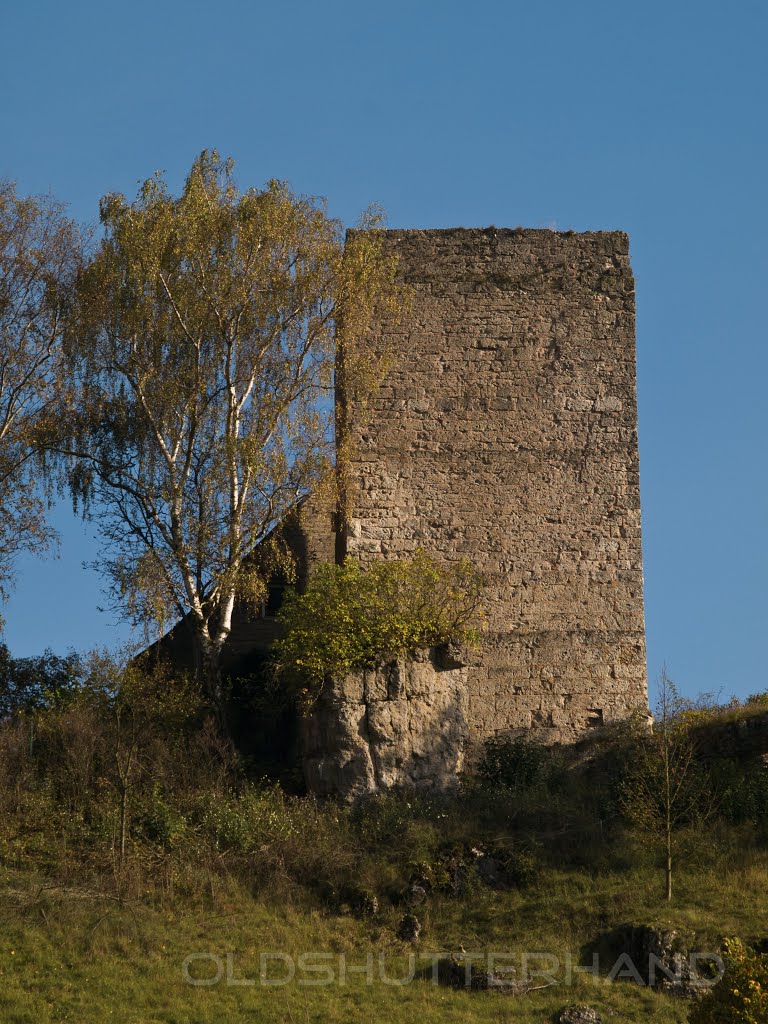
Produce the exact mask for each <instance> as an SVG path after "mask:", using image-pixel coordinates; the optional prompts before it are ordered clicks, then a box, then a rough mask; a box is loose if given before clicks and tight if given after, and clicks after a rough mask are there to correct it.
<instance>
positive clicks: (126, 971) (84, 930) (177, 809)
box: [0, 654, 768, 1024]
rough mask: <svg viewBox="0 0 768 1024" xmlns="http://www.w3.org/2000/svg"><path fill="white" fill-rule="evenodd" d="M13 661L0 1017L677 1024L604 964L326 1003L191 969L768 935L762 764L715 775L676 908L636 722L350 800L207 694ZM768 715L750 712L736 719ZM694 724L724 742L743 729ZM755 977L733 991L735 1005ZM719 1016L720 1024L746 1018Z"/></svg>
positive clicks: (526, 746) (733, 764) (137, 677)
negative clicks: (227, 723) (452, 781)
mask: <svg viewBox="0 0 768 1024" xmlns="http://www.w3.org/2000/svg"><path fill="white" fill-rule="evenodd" d="M0 662H1V663H2V666H3V668H2V676H1V677H0V699H2V700H3V701H4V704H3V708H4V717H3V721H2V724H0V870H1V872H2V873H1V874H0V916H1V917H2V921H3V928H2V935H1V936H0V972H2V987H0V1019H3V1020H4V1021H5V1020H8V1021H17V1022H27V1021H29V1022H31V1021H36V1022H37V1021H43V1022H45V1021H56V1020H77V1021H79V1022H90V1021H94V1022H95V1021H99V1022H101V1021H103V1020H106V1019H110V1020H116V1021H124V1022H126V1024H127V1022H142V1024H148V1022H156V1021H163V1022H171V1021H178V1022H182V1021H184V1022H186V1021H192V1020H194V1021H201V1022H203V1021H205V1022H218V1021H225V1020H226V1021H231V1020H234V1021H240V1020H242V1021H245V1020H254V1019H255V1020H259V1021H295V1020H318V1021H319V1020H322V1021H347V1020H349V1021H352V1020H360V1019H366V1020H368V1019H370V1020H385V1019H397V1020H398V1021H405V1022H407V1021H415V1020H419V1021H427V1022H428V1021H438V1020H440V1021H443V1020H457V1021H458V1020H462V1021H472V1020H476V1021H497V1022H498V1021H505V1020H512V1019H514V1020H530V1021H534V1020H537V1021H542V1020H546V1019H549V1018H550V1017H551V1015H552V1013H553V1012H554V1011H556V1010H558V1009H559V1008H561V1007H562V1006H563V1005H565V1004H566V1003H570V1002H588V1003H590V1004H591V1005H594V1006H597V1007H598V1008H599V1009H601V1010H602V1011H603V1012H607V1011H610V1010H612V1011H613V1012H615V1013H617V1014H618V1015H619V1019H622V1020H645V1019H647V1018H648V1017H649V1016H650V1017H654V1018H655V1019H658V1020H667V1021H681V1022H682V1021H684V1020H686V1016H687V1012H688V1003H687V1002H686V1001H685V1000H680V999H674V998H671V997H669V996H665V995H662V994H659V993H657V992H654V991H651V990H649V989H647V988H641V987H640V986H637V985H634V984H633V983H631V982H629V981H615V982H610V981H608V980H607V978H606V976H605V975H606V974H607V971H608V969H609V967H610V960H605V961H604V962H602V963H601V966H602V970H603V974H602V977H601V978H599V979H598V980H597V981H594V980H593V979H592V978H591V977H590V976H589V975H576V976H575V977H574V979H573V983H572V985H571V986H566V985H565V984H558V985H553V986H547V987H542V988H541V990H539V991H532V992H530V993H529V994H528V995H525V996H520V997H514V998H513V997H505V996H503V995H500V994H499V993H494V992H474V991H454V990H453V989H450V988H446V987H445V986H443V985H437V986H435V985H433V984H432V983H431V980H430V977H428V976H424V977H417V979H416V980H414V981H413V983H412V984H409V985H404V986H400V987H394V986H391V985H386V984H384V983H383V982H381V981H380V980H379V979H378V973H377V975H376V978H375V979H374V983H373V984H371V985H369V984H367V983H366V981H365V978H364V977H363V976H361V975H359V974H358V975H354V976H353V977H350V979H349V980H348V981H347V982H346V983H345V984H341V983H334V984H331V985H326V986H315V987H312V986H307V985H304V984H302V983H301V981H302V977H303V976H302V973H301V971H299V973H298V975H297V976H296V978H294V981H293V982H292V983H291V984H290V985H286V986H283V987H280V988H275V987H270V986H269V985H265V984H261V983H257V984H254V985H241V986H238V985H233V984H227V983H226V980H223V981H222V982H221V984H217V985H213V986H202V987H197V986H194V985H191V984H189V983H188V981H185V980H184V977H183V976H182V965H183V963H184V962H185V958H187V957H188V956H190V955H194V956H199V957H201V959H200V960H199V961H197V960H195V961H191V962H190V963H192V966H189V964H188V971H187V973H188V974H191V975H192V976H194V972H195V970H197V971H198V972H199V975H200V977H204V976H207V977H210V976H211V972H212V970H213V967H212V964H213V965H214V966H215V964H216V963H217V961H216V960H210V959H209V960H206V959H205V958H206V957H207V956H209V954H211V955H213V956H217V957H219V959H220V960H221V962H223V963H225V964H226V956H227V955H228V954H231V955H232V956H234V957H235V963H234V967H233V971H234V974H235V975H236V976H238V977H240V976H241V975H249V976H250V977H251V978H253V977H255V978H256V979H258V978H259V956H260V954H261V953H264V952H265V951H271V952H272V953H275V955H277V953H281V954H284V955H285V956H290V957H293V958H295V959H296V962H298V960H297V958H298V955H299V954H301V953H310V952H316V953H317V952H322V953H323V954H324V955H330V954H333V958H338V957H339V956H341V955H345V956H347V957H348V958H349V962H350V964H355V965H358V966H359V965H360V963H363V964H365V961H366V957H367V955H368V953H370V954H371V955H372V956H373V957H374V958H376V960H378V958H379V957H380V956H382V957H384V959H385V961H386V963H387V965H388V968H387V969H388V970H389V971H390V974H391V975H392V976H402V975H403V974H404V973H406V969H407V963H406V961H407V956H408V953H409V951H410V950H411V949H414V950H416V952H417V954H418V957H419V965H420V966H419V970H422V969H424V970H426V967H425V965H426V966H429V964H430V962H431V961H430V957H431V956H433V955H434V956H439V957H445V956H448V955H449V954H450V953H451V952H454V953H455V952H457V951H459V950H461V949H462V947H463V948H464V949H466V950H467V951H469V952H475V953H478V954H483V955H487V954H488V953H489V952H494V951H495V952H497V953H503V954H505V955H508V956H511V957H512V958H513V960H514V959H515V958H517V960H518V962H519V958H520V957H521V956H522V953H523V952H525V951H529V952H538V953H541V952H542V951H543V952H548V953H551V954H552V955H554V956H557V957H558V958H559V960H560V962H561V965H562V964H564V963H566V954H568V955H570V956H572V957H573V962H574V963H577V964H578V963H581V962H583V961H586V962H587V963H589V962H590V957H591V954H592V951H593V950H595V949H603V948H604V947H605V944H606V943H608V944H609V945H610V937H611V935H614V934H618V933H620V932H621V929H622V928H624V927H626V926H628V925H642V924H645V925H650V924H659V923H664V922H667V923H670V924H672V925H673V926H674V927H675V928H677V929H680V930H683V931H685V932H686V933H695V934H696V942H697V944H698V948H701V949H709V950H712V949H718V948H719V947H720V944H721V942H722V940H723V939H724V938H726V937H735V936H739V937H740V938H741V939H742V940H743V941H744V942H746V943H747V944H749V943H753V944H756V943H759V942H760V941H764V940H765V939H766V935H765V934H764V931H763V932H761V931H760V922H761V921H763V922H764V921H765V920H766V918H767V917H768V771H766V770H765V768H764V767H760V765H759V762H751V761H749V760H747V761H741V760H739V759H738V758H736V757H731V756H728V757H725V756H724V757H722V758H715V759H714V760H710V761H709V762H708V763H707V764H705V763H704V762H703V761H702V767H701V770H702V771H703V772H706V778H707V785H708V786H709V787H710V788H711V789H712V791H713V792H714V791H717V795H718V799H717V802H716V808H715V809H714V810H713V812H712V814H710V815H709V816H708V818H707V820H706V822H701V821H700V820H698V819H692V820H691V822H690V823H689V824H688V825H687V826H686V827H682V828H681V830H680V836H679V847H678V852H677V857H678V864H679V866H678V871H677V886H676V893H675V900H674V902H673V904H672V905H671V906H669V905H667V904H666V902H665V900H664V851H663V848H661V847H658V848H657V846H656V845H655V844H654V843H649V842H648V840H647V837H646V835H645V834H641V833H639V832H637V831H636V830H635V827H634V826H633V824H632V822H631V820H630V819H628V817H627V816H626V814H625V813H624V811H623V806H624V801H625V793H626V786H627V785H628V784H631V772H628V766H631V765H632V764H633V763H634V762H635V761H636V759H637V752H638V750H639V749H640V748H641V747H642V745H643V744H644V743H645V742H647V741H646V739H645V738H644V736H643V734H642V732H639V731H637V730H634V729H633V728H631V727H628V728H627V729H625V730H622V731H620V732H617V733H616V734H615V735H613V736H609V737H605V736H604V737H597V736H595V737H592V738H591V739H590V740H585V741H584V742H583V743H582V744H580V745H578V746H577V747H575V748H573V749H571V750H567V751H566V750H544V749H542V748H540V747H537V746H535V745H534V744H532V743H530V742H528V741H526V740H519V739H518V740H513V741H504V740H497V741H495V742H494V743H491V744H488V745H487V747H486V749H485V753H484V756H483V757H482V758H481V760H480V762H479V764H478V766H477V769H476V771H475V772H474V773H472V774H468V775H467V776H466V777H465V778H464V780H463V782H462V785H461V787H460V789H459V790H457V792H456V793H454V794H452V795H445V796H442V797H434V796H432V797H427V796H424V795H418V794H414V793H392V794H389V795H387V796H381V797H376V798H372V799H370V800H367V801H365V802H363V803H360V804H358V805H356V806H355V807H352V808H349V807H341V806H337V805H335V804H332V803H329V804H324V805H323V804H319V803H318V802H316V801H315V800H314V799H313V798H312V797H310V796H302V795H288V794H286V792H285V791H284V790H283V789H282V788H280V787H279V786H278V785H276V784H275V783H273V782H270V781H269V780H268V779H263V778H258V777H254V774H253V771H252V770H250V769H249V765H248V763H247V762H245V761H244V760H243V759H242V757H241V756H240V755H239V754H238V752H237V751H236V750H235V748H234V747H233V746H232V744H231V743H230V742H228V741H224V740H222V739H221V735H220V733H219V732H218V731H217V729H216V728H215V727H214V725H213V723H212V720H211V717H210V714H209V709H208V708H207V707H206V705H205V703H204V701H202V700H201V697H200V693H199V691H198V690H197V688H196V686H195V685H194V684H193V683H191V682H190V681H189V680H185V679H176V678H174V677H172V676H170V675H168V674H164V673H162V672H159V671H156V672H155V673H154V674H152V673H149V674H148V673H147V672H139V671H137V670H136V668H135V667H130V668H128V669H125V668H122V669H121V668H119V667H117V666H115V665H114V664H113V663H112V662H111V661H110V660H109V659H106V658H104V657H101V656H91V657H90V658H87V659H73V658H70V659H57V658H55V657H54V656H53V655H48V656H46V657H45V658H42V659H36V660H34V661H33V662H30V661H29V660H25V661H15V660H14V659H12V658H9V657H8V656H7V654H6V657H5V658H4V659H2V658H0ZM35 679H36V681H35ZM764 709H765V702H764V701H761V700H759V699H756V700H754V701H752V702H751V703H750V704H747V705H744V706H741V707H740V708H730V709H728V710H727V711H726V712H725V718H726V719H727V717H728V716H730V717H736V716H737V715H740V716H742V717H747V716H750V715H759V714H761V713H762V712H763V711H764ZM692 719H693V722H694V723H695V728H696V729H706V728H709V727H710V726H712V727H714V726H713V725H712V723H714V724H715V726H716V725H717V723H719V722H721V721H722V720H723V715H722V714H720V713H718V712H717V711H715V710H709V711H703V710H700V711H698V712H696V713H695V714H694V715H692ZM692 727H693V726H692ZM406 915H414V916H416V917H417V918H418V920H419V922H420V923H421V925H422V926H423V931H422V934H421V939H420V942H419V943H418V944H416V945H415V946H411V945H409V944H408V943H406V942H404V941H401V940H400V939H399V938H398V932H399V928H400V925H401V922H402V920H403V918H404V916H406ZM739 949H740V947H738V945H737V944H731V945H730V946H729V947H728V954H729V958H730V959H729V961H728V962H729V965H730V966H729V970H730V971H731V975H732V976H733V977H737V976H738V978H740V979H741V980H742V981H743V978H744V975H745V971H746V972H747V974H749V971H750V970H751V971H752V974H755V972H756V971H757V969H758V968H757V967H755V966H754V965H755V963H757V964H758V966H759V965H760V964H761V963H762V961H759V958H758V959H757V960H755V955H754V954H752V953H750V952H749V951H748V950H746V951H745V953H744V956H743V957H742V959H739V957H740V955H741V954H740V953H739ZM750 957H752V959H751V960H750ZM280 962H283V961H280ZM270 963H271V964H272V965H271V967H270V968H269V969H270V970H271V971H278V967H277V966H275V964H276V963H277V961H275V962H274V963H273V962H270ZM334 964H336V959H334ZM745 964H746V967H745V966H744V965H745ZM740 965H741V966H740ZM750 965H752V966H750ZM278 966H279V965H278ZM335 969H336V970H337V974H338V965H337V966H336V968H335ZM760 969H762V968H760ZM739 971H741V973H740V974H739ZM377 972H378V968H377ZM278 973H279V972H278ZM427 974H428V972H427ZM306 977H311V976H310V975H306V976H304V980H306ZM750 977H751V975H750ZM336 982H338V977H337V978H336ZM740 985H741V981H738V983H735V984H734V985H733V986H732V987H731V989H726V988H725V987H723V988H720V989H719V990H718V991H719V992H720V997H719V998H720V999H721V1001H722V1000H723V999H724V997H725V995H726V994H727V992H728V991H731V990H732V989H738V988H739V986H740ZM747 994H748V993H747ZM510 1000H512V1001H511V1002H510ZM702 1005H703V1004H702ZM697 1012H699V1013H700V1014H703V1012H704V1010H703V1009H702V1010H701V1011H697ZM725 1012H726V1011H725V1010H722V1011H721V1016H718V1017H714V1016H713V1017H712V1018H711V1020H712V1021H720V1020H729V1021H730V1020H733V1021H744V1022H746V1021H750V1020H751V1018H749V1017H746V1016H741V1017H739V1016H723V1015H722V1014H723V1013H725ZM728 1012H730V1009H729V1010H728ZM761 1019H764V1018H761V1017H760V1016H759V1015H758V1016H757V1017H755V1020H761ZM709 1020H710V1018H708V1017H705V1016H699V1017H698V1018H697V1024H705V1022H708V1021H709Z"/></svg>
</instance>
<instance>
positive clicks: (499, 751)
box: [477, 736, 551, 789]
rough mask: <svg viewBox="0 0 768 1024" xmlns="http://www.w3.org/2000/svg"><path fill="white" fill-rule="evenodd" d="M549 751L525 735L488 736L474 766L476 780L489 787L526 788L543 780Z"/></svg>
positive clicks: (549, 756) (548, 759) (549, 758)
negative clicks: (476, 775) (475, 768)
mask: <svg viewBox="0 0 768 1024" xmlns="http://www.w3.org/2000/svg"><path fill="white" fill-rule="evenodd" d="M550 761H551V751H549V750H548V749H547V748H546V747H544V746H542V745H541V744H540V743H536V742H534V741H533V740H530V739H529V738H528V737H527V736H515V737H511V736H491V737H490V739H487V740H486V741H485V743H484V744H483V750H482V754H481V755H480V759H479V761H478V764H477V774H478V776H479V778H480V779H481V780H482V781H483V782H484V783H486V784H487V785H491V786H503V787H505V788H508V789H529V788H530V787H531V786H533V785H535V784H536V783H537V782H540V781H542V780H543V778H544V776H545V774H546V771H547V768H548V767H549V762H550Z"/></svg>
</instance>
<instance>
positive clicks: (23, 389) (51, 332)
mask: <svg viewBox="0 0 768 1024" xmlns="http://www.w3.org/2000/svg"><path fill="white" fill-rule="evenodd" d="M79 253H80V238H79V233H78V229H77V227H76V226H75V224H74V223H73V222H72V221H71V220H69V219H68V218H67V217H66V216H65V215H64V211H63V207H62V206H61V205H60V204H58V203H56V202H55V201H54V200H52V199H49V198H47V197H22V196H19V195H17V192H16V188H15V186H14V185H13V184H12V183H10V182H2V181H0V597H5V596H7V592H8V588H9V586H10V585H11V583H12V581H13V575H14V563H15V559H16V556H17V555H18V554H20V553H21V552H23V551H31V552H42V551H44V550H45V549H46V548H47V547H48V545H49V543H50V541H51V540H52V538H53V531H52V530H51V528H50V527H49V525H48V523H47V522H46V515H45V513H46V502H45V495H44V492H43V490H42V489H41V487H40V478H41V459H42V457H43V450H44V444H43V438H44V435H47V436H48V437H50V434H51V427H52V426H54V425H55V418H54V417H53V415H52V413H53V404H54V402H53V400H54V396H55V389H56V384H57V380H58V376H59V370H60V358H61V348H60V341H61V330H62V323H63V314H64V311H65V308H66V298H67V295H68V294H69V289H70V287H71V284H72V281H73V279H74V274H75V270H76V267H77V265H78V260H79ZM44 427H45V428H46V429H45V430H44V429H43V428H44Z"/></svg>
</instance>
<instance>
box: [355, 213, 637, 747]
mask: <svg viewBox="0 0 768 1024" xmlns="http://www.w3.org/2000/svg"><path fill="white" fill-rule="evenodd" d="M386 244H387V245H388V246H390V247H392V249H394V251H395V252H397V253H398V255H399V257H400V261H401V275H402V278H403V280H404V281H405V282H406V284H407V285H408V286H409V287H410V289H411V293H412V294H411V304H410V309H409V310H408V312H407V313H406V314H405V316H404V317H403V318H401V320H400V322H399V323H395V322H392V321H390V320H387V319H383V320H382V321H381V322H380V323H379V324H378V325H377V326H376V328H375V329H374V330H373V331H372V333H371V337H370V344H372V345H373V346H374V347H380V346H381V345H382V344H383V342H384V339H386V341H387V342H388V343H389V344H390V345H391V347H392V349H393V352H394V364H393V366H392V368H391V370H390V371H389V372H388V374H387V376H386V379H385V380H384V382H383V384H382V386H381V387H380V388H379V389H378V391H377V393H376V394H375V396H374V397H373V399H372V401H371V410H370V413H369V418H368V421H367V422H364V421H363V420H362V419H361V415H360V411H359V410H354V409H353V410H352V413H351V416H352V419H351V422H350V424H349V429H350V430H351V434H352V437H353V439H354V454H353V459H352V463H351V466H350V477H351V480H352V498H351V502H352V510H353V511H352V515H351V518H350V521H349V524H348V527H347V531H346V538H345V545H346V550H347V551H348V552H349V553H350V554H352V555H354V556H355V557H357V558H359V559H361V560H363V561H367V560H370V559H374V558H382V557H383V558H387V557H398V556H404V555H408V554H410V553H412V552H413V551H414V550H415V549H416V548H418V547H422V548H423V549H425V550H426V551H428V552H430V553H432V554H434V555H435V556H437V557H439V558H442V559H445V560H446V561H449V560H452V559H458V558H460V557H462V556H468V557H469V558H470V559H472V561H473V562H474V563H475V564H476V565H477V566H478V567H479V568H480V569H482V570H483V571H484V572H485V573H486V574H487V575H488V577H489V580H490V588H489V592H488V597H487V601H486V613H487V630H486V633H485V635H484V640H483V643H482V649H481V650H480V652H478V657H477V659H476V660H477V664H475V665H473V666H471V667H470V669H469V674H468V692H469V707H468V723H469V728H470V733H471V736H472V737H473V738H474V739H478V738H481V737H484V736H487V735H490V734H493V733H494V732H497V731H503V730H514V729H524V728H532V729H535V730H539V731H540V733H541V736H542V738H544V739H548V740H552V741H555V740H564V741H567V740H569V739H572V738H574V737H575V736H576V735H577V734H579V733H580V732H582V731H583V730H584V729H585V728H588V727H590V726H595V725H599V724H601V723H603V722H606V723H607V722H609V721H611V720H613V719H616V718H621V717H624V716H626V714H627V713H628V712H629V711H630V710H631V709H633V708H638V707H639V708H646V707H647V687H646V667H645V637H644V623H643V581H642V563H641V548H640V494H639V479H638V449H637V431H636V401H635V346H634V321H635V316H634V313H635V307H634V284H633V278H632V272H631V269H630V265H629V255H628V239H627V236H626V235H625V234H624V233H622V232H594V233H592V232H590V233H585V234H575V233H572V232H566V233H556V232H552V231H543V230H521V229H516V230H514V231H511V230H497V229H493V228H489V229H486V230H464V229H457V230H445V231H389V232H387V233H386Z"/></svg>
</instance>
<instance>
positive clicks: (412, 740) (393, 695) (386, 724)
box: [303, 648, 468, 800]
mask: <svg viewBox="0 0 768 1024" xmlns="http://www.w3.org/2000/svg"><path fill="white" fill-rule="evenodd" d="M467 738H468V727H467V669H466V666H465V665H464V664H463V662H462V661H461V660H460V659H459V658H458V657H457V656H456V653H455V652H452V651H448V650H446V649H444V648H433V649H431V650H429V651H422V652H416V653H415V654H414V655H413V656H412V657H409V658H394V659H392V660H390V661H387V662H385V663H383V664H381V665H380V666H378V667H376V668H372V669H369V670H367V671H363V672H357V673H351V674H350V675H348V676H346V677H345V678H343V679H339V680H334V681H329V682H328V683H327V684H326V686H325V689H324V690H323V692H322V694H321V695H320V697H319V698H318V700H317V702H316V704H315V705H314V707H313V708H312V710H311V712H310V714H309V715H308V716H307V717H306V718H305V719H304V721H303V750H304V774H305V778H306V782H307V785H308V787H309V789H310V790H311V791H312V792H313V793H316V794H318V795H319V796H338V797H341V798H342V799H346V800H351V799H355V798H357V797H360V796H365V795H368V794H372V793H377V792H381V791H384V790H387V789H392V788H393V787H397V786H404V787H415V788H421V789H446V788H450V787H452V786H455V785H456V784H457V781H458V774H459V772H460V771H461V770H462V767H463V765H464V753H465V748H466V743H467Z"/></svg>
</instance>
